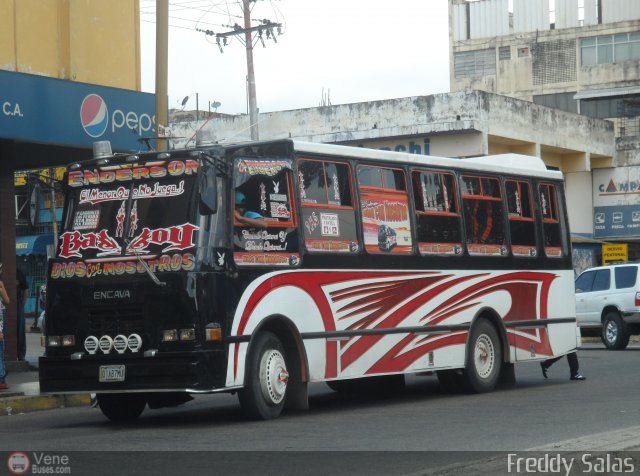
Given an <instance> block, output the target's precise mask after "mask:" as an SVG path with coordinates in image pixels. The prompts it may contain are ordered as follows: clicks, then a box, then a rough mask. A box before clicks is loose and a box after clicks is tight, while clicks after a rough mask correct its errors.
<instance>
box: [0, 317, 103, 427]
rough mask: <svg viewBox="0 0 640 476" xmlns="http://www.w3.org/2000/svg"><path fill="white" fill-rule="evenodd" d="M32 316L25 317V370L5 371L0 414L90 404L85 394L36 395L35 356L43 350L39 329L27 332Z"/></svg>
mask: <svg viewBox="0 0 640 476" xmlns="http://www.w3.org/2000/svg"><path fill="white" fill-rule="evenodd" d="M32 324H33V318H29V317H27V320H26V328H27V335H26V337H27V355H26V361H27V362H28V364H29V370H27V371H15V370H13V371H9V373H8V374H7V377H6V382H7V384H8V385H9V389H8V390H0V416H5V415H15V414H19V413H26V412H32V411H39V410H49V409H52V408H61V407H77V406H84V405H89V404H90V401H91V399H90V397H89V395H40V384H39V383H38V358H39V357H40V356H41V355H42V354H43V353H44V347H42V346H41V344H40V336H41V335H42V334H41V333H40V332H30V331H31V325H32Z"/></svg>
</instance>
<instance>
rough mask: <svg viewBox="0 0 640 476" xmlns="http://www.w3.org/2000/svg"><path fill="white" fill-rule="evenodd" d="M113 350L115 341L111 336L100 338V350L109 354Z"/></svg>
mask: <svg viewBox="0 0 640 476" xmlns="http://www.w3.org/2000/svg"><path fill="white" fill-rule="evenodd" d="M111 349H113V339H112V338H111V337H109V336H102V337H100V350H101V351H102V352H103V353H105V354H108V353H109V352H111Z"/></svg>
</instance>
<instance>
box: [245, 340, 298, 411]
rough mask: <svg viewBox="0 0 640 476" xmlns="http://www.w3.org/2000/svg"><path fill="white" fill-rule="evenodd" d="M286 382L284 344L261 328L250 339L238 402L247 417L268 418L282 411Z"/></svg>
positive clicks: (287, 373)
mask: <svg viewBox="0 0 640 476" xmlns="http://www.w3.org/2000/svg"><path fill="white" fill-rule="evenodd" d="M288 383H289V372H288V371H287V365H286V360H285V353H284V348H283V346H282V343H281V342H280V340H279V339H278V338H277V337H276V335H275V334H273V333H271V332H262V333H260V334H258V336H256V338H255V341H254V342H252V343H251V348H250V350H249V357H248V359H247V366H246V369H245V383H244V388H243V389H242V390H240V391H239V392H238V398H239V400H240V405H241V406H242V409H243V410H244V412H245V413H246V414H247V415H248V416H250V417H251V418H255V419H259V420H269V419H272V418H276V417H278V416H279V415H280V413H282V409H283V408H284V403H285V400H286V394H287V385H288Z"/></svg>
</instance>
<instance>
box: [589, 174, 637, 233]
mask: <svg viewBox="0 0 640 476" xmlns="http://www.w3.org/2000/svg"><path fill="white" fill-rule="evenodd" d="M593 236H594V237H595V238H633V237H640V167H615V168H608V169H597V170H593Z"/></svg>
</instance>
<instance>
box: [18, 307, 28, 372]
mask: <svg viewBox="0 0 640 476" xmlns="http://www.w3.org/2000/svg"><path fill="white" fill-rule="evenodd" d="M26 355H27V336H26V334H25V322H24V304H23V303H21V302H20V301H18V360H24V359H25V357H26Z"/></svg>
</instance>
